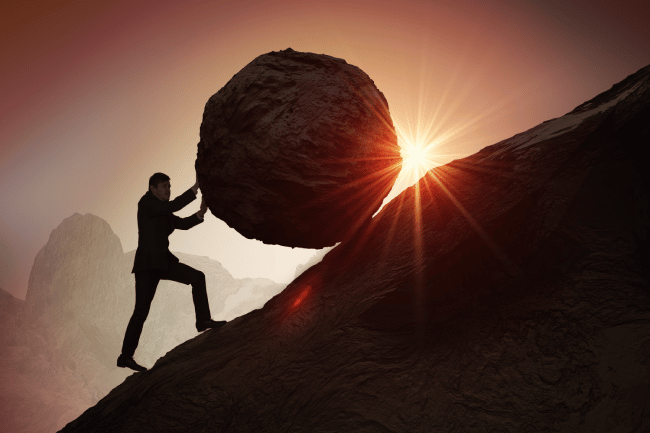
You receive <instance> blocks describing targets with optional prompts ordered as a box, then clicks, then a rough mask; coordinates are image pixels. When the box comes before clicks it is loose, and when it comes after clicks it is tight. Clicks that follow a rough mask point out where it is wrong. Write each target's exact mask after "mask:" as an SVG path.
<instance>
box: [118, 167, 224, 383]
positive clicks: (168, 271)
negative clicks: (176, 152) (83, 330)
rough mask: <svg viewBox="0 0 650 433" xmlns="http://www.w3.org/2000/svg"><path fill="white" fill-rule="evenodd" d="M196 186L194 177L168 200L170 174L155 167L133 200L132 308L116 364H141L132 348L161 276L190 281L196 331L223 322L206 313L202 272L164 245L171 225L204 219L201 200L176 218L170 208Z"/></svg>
mask: <svg viewBox="0 0 650 433" xmlns="http://www.w3.org/2000/svg"><path fill="white" fill-rule="evenodd" d="M198 189H199V184H198V181H197V182H196V183H195V184H194V186H192V187H191V188H190V189H188V190H187V191H185V192H184V193H183V194H181V195H180V196H178V197H176V198H175V199H174V200H172V201H169V196H170V193H171V184H170V182H169V176H167V175H166V174H164V173H154V175H153V176H151V178H149V191H147V193H146V194H145V195H144V196H142V198H141V199H140V201H139V202H138V248H137V250H136V251H135V260H134V263H133V270H132V271H131V272H132V273H134V274H135V309H134V311H133V315H132V316H131V320H129V324H128V326H127V327H126V333H125V335H124V344H123V345H122V354H121V355H120V356H119V357H118V358H117V366H118V367H127V368H130V369H132V370H135V371H145V370H146V368H145V367H143V366H141V365H139V364H138V363H136V362H135V361H134V360H133V354H134V353H135V349H136V348H137V347H138V341H139V340H140V334H141V333H142V327H143V325H144V322H145V320H146V319H147V315H148V314H149V307H150V306H151V301H152V300H153V297H154V295H155V294H156V287H158V282H159V281H160V280H172V281H177V282H179V283H183V284H191V285H192V299H193V300H194V311H195V313H196V329H197V331H199V332H203V331H205V330H206V329H208V328H218V327H220V326H223V325H225V323H226V322H225V321H219V322H217V321H214V320H212V319H211V318H210V307H209V305H208V294H207V291H206V287H205V274H204V273H203V272H201V271H198V270H196V269H194V268H192V267H190V266H187V265H185V264H183V263H180V261H179V260H178V258H177V257H176V256H174V255H173V254H172V253H171V252H170V251H169V239H168V237H169V235H170V234H171V233H172V232H173V231H174V229H181V230H188V229H190V228H192V227H194V226H195V225H197V224H199V223H201V222H203V219H204V217H205V213H206V211H207V210H208V208H207V206H206V205H205V202H204V201H203V200H202V201H201V207H200V210H199V211H198V212H196V213H195V214H194V215H192V216H189V217H187V218H180V217H177V216H176V215H174V214H173V212H177V211H179V210H181V209H182V208H184V207H185V206H186V205H188V204H189V203H190V202H192V201H193V200H194V199H195V198H196V192H197V190H198Z"/></svg>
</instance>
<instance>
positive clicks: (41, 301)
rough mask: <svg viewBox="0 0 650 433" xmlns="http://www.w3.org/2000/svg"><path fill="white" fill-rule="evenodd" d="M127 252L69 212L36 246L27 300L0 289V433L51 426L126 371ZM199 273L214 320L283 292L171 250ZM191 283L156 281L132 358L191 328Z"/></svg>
mask: <svg viewBox="0 0 650 433" xmlns="http://www.w3.org/2000/svg"><path fill="white" fill-rule="evenodd" d="M134 254H135V252H134V251H131V252H129V253H126V254H125V253H124V252H123V251H122V246H121V243H120V241H119V239H118V238H117V236H116V235H115V234H114V233H113V231H112V230H111V228H110V226H109V225H108V223H107V222H106V221H104V220H102V219H101V218H99V217H97V216H94V215H92V214H86V215H79V214H75V215H73V216H71V217H69V218H67V219H65V220H64V221H63V222H62V223H61V224H60V225H59V226H58V227H57V228H56V229H55V230H53V231H52V234H51V236H50V239H49V241H48V242H47V244H46V245H45V246H44V247H43V248H42V249H41V251H40V252H39V253H38V255H37V257H36V259H35V261H34V266H33V268H32V273H31V276H30V281H29V288H28V292H27V297H26V299H25V301H21V300H18V299H15V298H13V297H12V296H11V295H10V294H8V293H6V292H4V291H2V292H0V331H1V332H0V353H2V354H3V356H1V357H0V362H1V365H2V370H1V371H0V431H2V432H4V431H7V432H12V433H16V432H30V433H36V432H52V431H55V430H57V429H60V428H62V427H63V426H64V425H65V424H66V423H67V422H69V421H70V420H72V419H74V418H75V417H77V416H79V414H81V413H82V412H83V411H84V410H85V409H87V408H88V407H90V406H92V405H94V404H95V403H97V401H99V399H100V398H102V397H104V396H105V395H106V394H107V393H108V392H109V391H110V390H111V389H112V388H114V387H115V386H117V385H119V384H120V383H122V382H123V381H124V379H125V378H126V377H128V376H129V375H130V374H131V373H132V371H131V370H126V369H121V368H117V367H116V365H115V362H116V359H117V356H118V355H119V353H120V351H121V347H122V339H123V337H124V331H125V329H126V325H127V323H128V320H129V318H130V316H131V313H132V312H133V306H134V303H135V294H134V287H135V280H134V277H133V275H132V274H131V268H132V267H133V258H134ZM176 255H177V256H178V257H179V258H180V259H181V261H183V262H184V263H187V264H189V265H190V266H193V267H195V268H197V269H200V270H202V271H203V272H204V273H205V274H206V283H207V287H208V296H209V299H210V306H211V311H212V314H213V317H215V318H218V319H226V320H231V319H232V318H234V317H236V316H237V315H241V314H244V313H246V312H248V311H251V310H253V309H256V308H260V307H261V306H262V305H264V303H265V302H266V301H267V300H268V299H269V298H271V297H272V296H274V295H275V294H277V293H278V292H280V291H281V290H282V288H283V287H284V286H283V285H279V284H276V283H274V282H273V281H271V280H268V279H262V278H257V279H251V278H248V279H235V278H233V277H232V276H231V275H230V273H228V271H226V270H225V269H224V268H223V267H222V266H221V265H220V264H219V263H218V262H216V261H214V260H210V259H209V258H207V257H198V256H193V255H189V254H183V253H176ZM194 322H195V320H194V308H193V306H192V295H191V289H190V287H189V286H184V285H182V284H178V283H174V282H170V281H162V282H161V283H160V284H159V287H158V291H157V293H156V297H155V298H154V302H153V303H152V307H151V312H150V315H149V317H148V319H147V322H146V323H145V328H144V331H143V335H142V338H141V340H140V345H139V347H138V350H137V351H136V359H138V361H140V362H141V363H142V364H144V365H147V366H151V365H153V363H154V362H155V361H156V360H157V359H158V358H160V357H161V356H163V355H164V354H165V353H166V352H168V351H169V350H171V349H172V348H174V347H176V346H177V345H179V344H181V343H183V342H184V341H186V340H188V339H191V338H193V337H195V336H196V335H197V332H196V328H195V327H194Z"/></svg>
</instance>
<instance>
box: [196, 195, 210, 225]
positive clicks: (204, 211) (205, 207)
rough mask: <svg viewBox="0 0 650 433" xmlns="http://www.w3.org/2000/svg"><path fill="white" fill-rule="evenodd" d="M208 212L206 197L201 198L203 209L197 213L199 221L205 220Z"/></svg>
mask: <svg viewBox="0 0 650 433" xmlns="http://www.w3.org/2000/svg"><path fill="white" fill-rule="evenodd" d="M207 211H208V205H206V204H205V197H201V208H200V209H199V211H198V212H197V213H196V215H198V217H199V219H201V220H203V218H205V213H206V212H207Z"/></svg>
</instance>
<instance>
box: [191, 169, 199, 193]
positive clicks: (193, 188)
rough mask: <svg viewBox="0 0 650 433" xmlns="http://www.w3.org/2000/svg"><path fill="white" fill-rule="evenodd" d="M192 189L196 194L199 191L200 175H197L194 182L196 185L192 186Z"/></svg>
mask: <svg viewBox="0 0 650 433" xmlns="http://www.w3.org/2000/svg"><path fill="white" fill-rule="evenodd" d="M191 189H192V191H193V192H194V195H196V193H197V191H198V190H199V175H198V174H197V175H196V181H195V182H194V185H193V186H192V188H191Z"/></svg>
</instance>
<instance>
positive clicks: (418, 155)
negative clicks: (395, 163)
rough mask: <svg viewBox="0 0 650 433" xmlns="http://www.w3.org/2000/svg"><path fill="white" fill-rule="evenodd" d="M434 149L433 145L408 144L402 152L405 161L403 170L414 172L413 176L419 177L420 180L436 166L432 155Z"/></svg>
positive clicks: (403, 147)
mask: <svg viewBox="0 0 650 433" xmlns="http://www.w3.org/2000/svg"><path fill="white" fill-rule="evenodd" d="M432 148H433V145H432V144H429V145H424V144H422V143H410V142H407V143H406V144H405V145H404V146H402V151H401V154H402V159H403V160H404V162H403V166H402V170H406V171H407V172H409V171H410V172H412V173H411V175H412V176H413V175H414V176H417V178H418V179H419V178H420V177H422V175H424V173H425V172H427V171H429V169H431V168H432V166H433V165H434V161H433V157H432V154H431V150H432ZM416 180H417V179H416Z"/></svg>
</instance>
